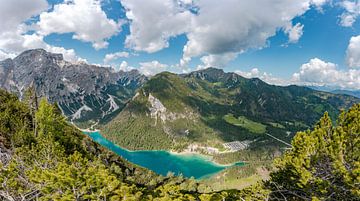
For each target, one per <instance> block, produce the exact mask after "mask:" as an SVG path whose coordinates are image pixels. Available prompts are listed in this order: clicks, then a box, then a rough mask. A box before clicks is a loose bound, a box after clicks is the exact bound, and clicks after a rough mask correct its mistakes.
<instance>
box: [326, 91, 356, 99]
mask: <svg viewBox="0 0 360 201" xmlns="http://www.w3.org/2000/svg"><path fill="white" fill-rule="evenodd" d="M331 93H334V94H346V95H349V96H355V97H357V98H360V90H357V91H350V90H334V91H331Z"/></svg>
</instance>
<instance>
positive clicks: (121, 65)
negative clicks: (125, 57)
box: [119, 61, 135, 72]
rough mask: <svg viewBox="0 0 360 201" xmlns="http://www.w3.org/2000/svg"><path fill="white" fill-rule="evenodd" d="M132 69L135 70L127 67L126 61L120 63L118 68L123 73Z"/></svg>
mask: <svg viewBox="0 0 360 201" xmlns="http://www.w3.org/2000/svg"><path fill="white" fill-rule="evenodd" d="M133 69H135V68H134V67H132V66H129V64H128V63H127V62H126V61H122V62H121V64H120V66H119V70H120V71H124V72H127V71H131V70H133Z"/></svg>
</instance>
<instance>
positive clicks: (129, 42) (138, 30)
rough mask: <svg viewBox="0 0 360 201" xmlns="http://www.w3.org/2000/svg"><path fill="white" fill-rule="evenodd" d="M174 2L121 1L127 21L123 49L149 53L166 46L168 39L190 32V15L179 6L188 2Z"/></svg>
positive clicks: (169, 0) (160, 0)
mask: <svg viewBox="0 0 360 201" xmlns="http://www.w3.org/2000/svg"><path fill="white" fill-rule="evenodd" d="M181 2H182V4H179V2H176V1H174V0H153V1H143V0H121V3H122V5H123V6H124V7H125V9H126V17H127V18H128V19H129V20H130V35H128V36H127V38H126V42H125V43H126V46H127V47H130V48H132V49H134V50H137V51H146V52H149V53H152V52H156V51H159V50H161V49H163V48H166V47H168V46H169V42H168V40H169V39H170V38H171V37H174V36H177V35H179V34H182V33H184V32H186V31H187V30H189V25H190V24H189V22H190V21H191V16H192V14H191V12H190V11H189V10H185V9H184V8H183V7H182V6H181V5H185V4H189V3H191V1H189V0H186V1H181Z"/></svg>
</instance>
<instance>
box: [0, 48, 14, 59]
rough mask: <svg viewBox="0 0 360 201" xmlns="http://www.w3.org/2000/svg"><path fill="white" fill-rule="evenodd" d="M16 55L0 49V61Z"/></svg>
mask: <svg viewBox="0 0 360 201" xmlns="http://www.w3.org/2000/svg"><path fill="white" fill-rule="evenodd" d="M14 57H16V54H13V53H7V52H5V51H3V50H0V61H2V60H5V59H8V58H11V59H12V58H14Z"/></svg>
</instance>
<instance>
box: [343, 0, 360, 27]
mask: <svg viewBox="0 0 360 201" xmlns="http://www.w3.org/2000/svg"><path fill="white" fill-rule="evenodd" d="M341 6H342V7H343V8H344V9H345V12H344V13H343V14H342V15H341V16H340V20H341V21H340V24H341V25H342V26H344V27H351V26H352V25H353V24H354V22H355V21H356V18H357V17H358V16H359V15H360V2H359V1H358V0H356V1H349V0H346V1H343V2H342V3H341Z"/></svg>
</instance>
